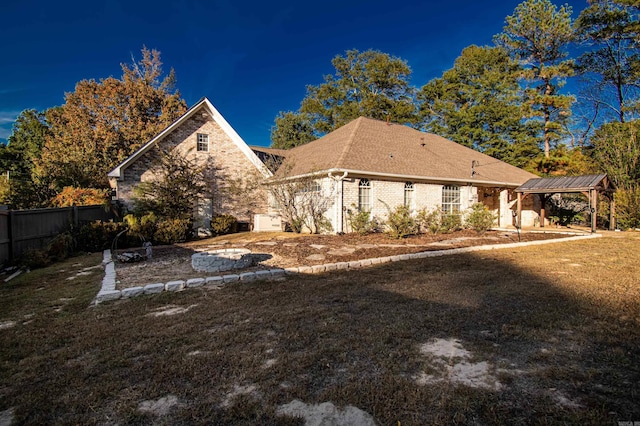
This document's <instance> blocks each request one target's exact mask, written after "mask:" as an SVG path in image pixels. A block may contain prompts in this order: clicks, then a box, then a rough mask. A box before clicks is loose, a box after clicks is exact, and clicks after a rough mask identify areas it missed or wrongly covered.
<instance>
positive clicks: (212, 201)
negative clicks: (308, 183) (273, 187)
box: [112, 112, 267, 227]
mask: <svg viewBox="0 0 640 426" xmlns="http://www.w3.org/2000/svg"><path fill="white" fill-rule="evenodd" d="M199 133H200V134H207V135H208V138H209V150H208V151H198V150H197V135H198V134H199ZM158 148H159V149H158ZM161 150H170V151H174V152H179V153H180V154H181V155H182V156H183V157H185V158H187V159H189V160H190V161H193V162H194V163H195V164H198V165H203V164H207V163H208V164H209V168H210V169H211V168H214V169H215V170H212V172H214V173H215V175H216V179H215V181H214V184H213V187H212V188H210V194H203V195H202V198H201V199H199V200H198V204H199V207H198V208H197V212H196V213H197V215H196V222H199V223H196V225H197V226H201V227H208V220H209V219H210V218H211V216H212V215H217V214H231V215H234V216H236V217H237V218H238V220H240V221H246V222H251V221H252V219H253V215H254V214H255V213H263V212H266V210H267V195H266V192H265V191H264V190H263V189H261V188H257V189H254V190H251V191H247V192H244V193H238V192H237V191H236V192H235V193H233V192H232V191H230V190H229V188H230V186H231V185H229V184H230V182H231V181H234V182H239V183H243V182H244V183H250V182H251V181H252V180H253V181H258V180H261V179H262V175H261V174H260V172H259V171H258V170H257V168H256V166H255V165H254V164H253V163H252V162H251V160H250V159H249V158H248V157H247V155H245V153H243V152H242V151H241V150H240V149H239V147H238V146H237V145H236V144H235V143H234V142H233V141H232V140H231V138H230V137H229V136H228V135H227V134H226V133H225V131H224V130H223V129H222V128H221V127H220V126H219V125H218V123H217V122H216V121H215V120H214V119H213V118H212V117H211V115H210V114H207V113H204V112H203V113H200V112H197V113H195V114H193V115H192V116H191V117H190V118H188V119H187V120H185V121H184V122H183V123H182V124H181V125H180V126H178V127H177V128H176V129H174V130H173V131H172V132H171V133H170V134H168V135H167V136H165V137H164V138H163V139H162V140H161V141H159V142H158V147H157V148H156V147H153V148H151V149H149V150H148V151H147V152H145V153H144V154H143V155H142V156H141V157H140V158H138V159H137V160H136V161H135V162H133V164H131V165H130V166H129V167H127V168H125V169H124V171H123V176H122V177H121V178H119V179H117V180H115V179H114V178H112V186H115V187H116V190H117V197H118V199H119V200H121V201H122V202H123V203H124V204H125V205H126V206H127V207H129V208H130V207H131V206H132V205H133V189H134V188H135V187H136V186H137V185H139V184H140V183H141V182H147V181H151V180H153V179H155V178H156V177H157V175H156V172H155V171H154V167H155V165H156V164H158V161H159V158H160V152H161Z"/></svg>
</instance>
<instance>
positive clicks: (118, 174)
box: [107, 98, 206, 178]
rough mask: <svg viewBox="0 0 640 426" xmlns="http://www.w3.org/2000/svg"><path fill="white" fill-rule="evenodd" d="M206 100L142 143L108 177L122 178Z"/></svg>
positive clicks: (204, 99)
mask: <svg viewBox="0 0 640 426" xmlns="http://www.w3.org/2000/svg"><path fill="white" fill-rule="evenodd" d="M205 101H206V98H203V99H202V100H201V101H200V102H198V103H197V104H195V105H194V106H192V107H191V108H189V109H188V110H187V112H185V113H184V114H182V116H180V117H178V119H176V120H175V121H174V122H173V123H171V124H170V125H169V126H168V127H166V128H165V129H164V130H163V131H162V132H160V133H158V134H157V135H156V136H155V137H154V138H153V139H151V140H150V141H149V142H147V143H146V144H144V145H142V146H141V147H140V148H138V150H137V151H136V152H134V153H133V154H131V155H130V156H129V158H127V159H126V160H124V161H123V162H122V163H120V164H118V165H117V166H116V168H115V169H113V170H112V171H110V172H109V174H108V175H107V176H108V177H115V178H120V177H122V171H123V170H124V169H126V168H127V167H129V166H130V165H131V163H133V162H134V161H136V160H137V159H138V158H140V157H141V156H142V155H143V154H144V153H145V152H147V151H148V150H149V149H150V148H151V147H152V146H154V145H155V144H156V143H157V142H158V141H160V140H162V139H163V138H164V137H165V136H166V135H168V134H169V133H171V132H172V131H173V130H175V128H176V127H178V126H180V125H181V124H182V123H184V122H185V121H186V120H187V119H189V118H190V117H191V116H192V115H193V114H195V112H196V111H197V110H198V109H199V108H200V106H201V105H202V104H203V103H204V102H205Z"/></svg>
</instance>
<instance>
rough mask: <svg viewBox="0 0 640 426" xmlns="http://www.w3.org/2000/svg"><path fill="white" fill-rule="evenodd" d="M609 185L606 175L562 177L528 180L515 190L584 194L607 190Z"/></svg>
mask: <svg viewBox="0 0 640 426" xmlns="http://www.w3.org/2000/svg"><path fill="white" fill-rule="evenodd" d="M610 186H611V183H610V182H609V180H608V179H607V175H606V174H602V175H583V176H562V177H552V178H534V179H529V180H528V181H526V182H525V183H523V184H522V185H520V186H519V187H517V188H516V189H515V192H521V193H525V194H545V193H546V194H549V193H556V192H585V191H590V190H592V189H598V190H601V191H602V190H607V189H609V187H610Z"/></svg>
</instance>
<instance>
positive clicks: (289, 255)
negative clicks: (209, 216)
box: [116, 230, 570, 288]
mask: <svg viewBox="0 0 640 426" xmlns="http://www.w3.org/2000/svg"><path fill="white" fill-rule="evenodd" d="M254 235H255V234H254ZM567 236H570V235H567V234H560V233H540V232H533V233H521V234H520V235H518V234H517V233H514V232H505V231H489V232H487V233H485V234H482V235H480V234H478V233H477V232H475V231H472V230H462V231H457V232H453V233H448V234H437V235H431V234H422V235H415V236H411V237H408V238H404V239H393V238H390V237H389V236H388V235H386V234H383V233H376V234H368V235H359V234H355V233H354V234H344V235H308V236H298V235H295V236H294V235H292V236H291V238H288V237H283V236H278V237H276V238H270V239H264V240H260V241H255V240H251V239H249V238H248V239H247V240H242V239H234V240H233V241H226V240H224V239H221V238H215V239H204V240H198V241H192V242H188V243H183V244H176V245H170V246H156V247H153V257H152V258H151V259H148V260H144V261H141V262H135V263H120V262H116V275H117V280H118V288H127V287H133V286H139V285H146V284H152V283H165V282H168V281H172V280H176V279H182V280H186V279H189V278H199V277H204V276H207V275H218V274H216V273H210V274H207V273H203V272H198V271H195V270H193V268H192V267H191V255H192V254H194V253H196V252H197V251H203V250H207V249H209V250H215V249H220V248H234V247H243V248H247V249H249V250H251V252H252V254H253V255H254V257H255V258H257V259H258V261H259V262H258V263H257V264H256V265H255V266H253V267H251V268H247V269H243V270H242V271H243V272H247V271H255V270H260V269H273V268H287V267H293V266H312V265H318V264H325V263H335V262H349V261H353V260H360V259H370V258H376V257H385V256H394V255H399V254H409V253H418V252H422V251H432V250H444V249H454V248H461V247H470V246H479V245H487V244H507V243H513V242H518V241H522V242H525V241H536V240H546V239H555V238H564V237H567ZM222 238H223V237H222ZM128 251H131V250H128ZM134 251H135V250H134ZM137 251H138V252H140V253H144V251H143V250H142V249H137Z"/></svg>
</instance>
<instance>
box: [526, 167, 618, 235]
mask: <svg viewBox="0 0 640 426" xmlns="http://www.w3.org/2000/svg"><path fill="white" fill-rule="evenodd" d="M614 191H615V188H614V186H613V184H612V183H611V182H610V181H609V178H608V177H607V175H606V174H602V175H583V176H563V177H552V178H534V179H529V180H528V181H526V182H525V183H523V184H522V185H520V186H519V187H518V188H516V189H515V192H516V194H518V207H517V208H518V211H517V218H518V225H519V224H520V223H521V219H522V200H523V199H524V198H525V197H526V196H527V195H529V194H537V195H538V196H539V197H540V201H541V208H540V227H544V219H545V207H544V206H545V203H546V201H547V199H548V198H549V197H550V196H552V195H553V194H557V193H581V194H584V195H586V196H587V198H588V199H589V204H590V205H591V232H596V217H597V214H596V213H597V208H598V194H603V195H605V196H606V197H607V198H608V199H609V203H610V209H609V212H610V220H609V229H615V203H614V201H613V192H614Z"/></svg>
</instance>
